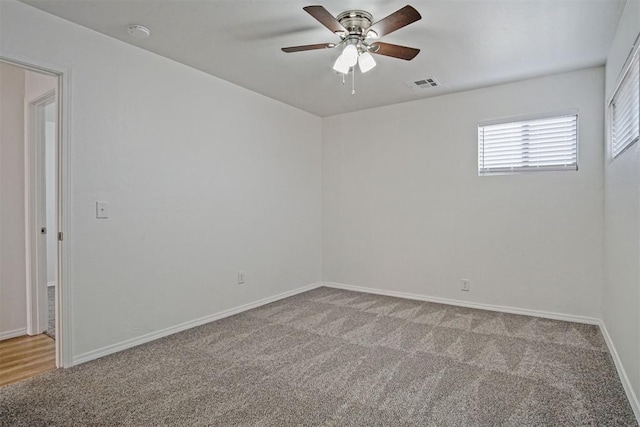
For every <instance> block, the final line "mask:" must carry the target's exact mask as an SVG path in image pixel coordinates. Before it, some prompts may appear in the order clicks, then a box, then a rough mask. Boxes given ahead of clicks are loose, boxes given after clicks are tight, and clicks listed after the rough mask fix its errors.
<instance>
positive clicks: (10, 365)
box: [0, 334, 56, 387]
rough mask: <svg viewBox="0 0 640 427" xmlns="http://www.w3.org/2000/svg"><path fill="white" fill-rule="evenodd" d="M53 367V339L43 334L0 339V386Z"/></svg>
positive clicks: (54, 359)
mask: <svg viewBox="0 0 640 427" xmlns="http://www.w3.org/2000/svg"><path fill="white" fill-rule="evenodd" d="M55 368H56V345H55V341H54V340H53V339H52V338H51V337H49V336H47V335H45V334H41V335H35V336H32V337H30V336H28V335H26V336H23V337H18V338H12V339H10V340H5V341H0V387H2V386H5V385H7V384H12V383H15V382H18V381H21V380H24V379H27V378H30V377H33V376H35V375H38V374H42V373H44V372H47V371H51V370H53V369H55Z"/></svg>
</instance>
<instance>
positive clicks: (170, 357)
mask: <svg viewBox="0 0 640 427" xmlns="http://www.w3.org/2000/svg"><path fill="white" fill-rule="evenodd" d="M71 424H73V425H158V424H163V425H189V426H192V425H221V426H228V425H277V426H284V425H341V426H342V425H363V426H369V425H393V426H397V425H420V426H427V425H447V426H449V425H460V426H476V425H478V426H480V425H482V426H485V425H486V426H489V425H491V426H495V425H554V426H555V425H563V426H566V425H611V426H613V425H616V426H620V425H625V426H626V425H636V422H635V419H634V416H633V413H632V410H631V408H630V406H629V403H628V402H627V400H626V397H625V394H624V391H623V389H622V386H621V384H620V381H619V379H618V376H617V374H616V371H615V368H614V366H613V363H612V360H611V357H610V355H609V353H608V352H607V349H606V346H605V343H604V341H603V338H602V336H601V334H600V331H599V329H598V328H597V327H596V326H588V325H581V324H575V323H568V322H560V321H553V320H545V319H540V318H534V317H526V316H517V315H509V314H503V313H494V312H488V311H482V310H472V309H465V308H459V307H453V306H446V305H440V304H433V303H423V302H418V301H412V300H404V299H399V298H390V297H383V296H376V295H369V294H361V293H355V292H349V291H342V290H335V289H330V288H319V289H315V290H313V291H309V292H306V293H304V294H300V295H297V296H294V297H291V298H288V299H285V300H282V301H278V302H275V303H273V304H269V305H266V306H263V307H260V308H257V309H254V310H251V311H248V312H245V313H242V314H239V315H237V316H233V317H229V318H226V319H223V320H220V321H217V322H213V323H210V324H208V325H204V326H201V327H198V328H194V329H191V330H189V331H185V332H182V333H179V334H175V335H173V336H170V337H167V338H163V339H161V340H157V341H154V342H151V343H148V344H145V345H142V346H139V347H136V348H133V349H130V350H127V351H124V352H121V353H118V354H114V355H111V356H107V357H104V358H102V359H99V360H96V361H93V362H89V363H85V364H83V365H80V366H77V367H74V368H71V369H67V370H58V371H55V372H52V373H48V374H44V375H42V376H39V377H36V378H34V379H31V380H28V381H25V382H22V383H19V384H14V385H11V386H7V387H4V388H0V425H3V426H8V425H11V426H18V425H29V426H39V425H71Z"/></svg>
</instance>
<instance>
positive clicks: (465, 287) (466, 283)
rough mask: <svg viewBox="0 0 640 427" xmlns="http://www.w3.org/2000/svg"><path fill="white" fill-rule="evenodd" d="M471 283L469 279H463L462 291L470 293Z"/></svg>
mask: <svg viewBox="0 0 640 427" xmlns="http://www.w3.org/2000/svg"><path fill="white" fill-rule="evenodd" d="M470 284H471V281H470V280H469V279H462V290H463V291H465V292H469V285H470Z"/></svg>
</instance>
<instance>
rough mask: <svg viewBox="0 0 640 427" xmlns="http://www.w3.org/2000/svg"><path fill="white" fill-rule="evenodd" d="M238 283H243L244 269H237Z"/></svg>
mask: <svg viewBox="0 0 640 427" xmlns="http://www.w3.org/2000/svg"><path fill="white" fill-rule="evenodd" d="M238 285H244V271H238Z"/></svg>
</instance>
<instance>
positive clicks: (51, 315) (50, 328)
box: [44, 286, 56, 339]
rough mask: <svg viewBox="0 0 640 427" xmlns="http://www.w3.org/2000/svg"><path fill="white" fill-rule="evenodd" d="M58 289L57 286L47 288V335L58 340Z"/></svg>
mask: <svg viewBox="0 0 640 427" xmlns="http://www.w3.org/2000/svg"><path fill="white" fill-rule="evenodd" d="M55 303H56V288H55V286H47V316H48V320H47V330H46V331H44V333H45V334H47V335H49V336H50V337H51V338H53V339H56V306H55Z"/></svg>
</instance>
